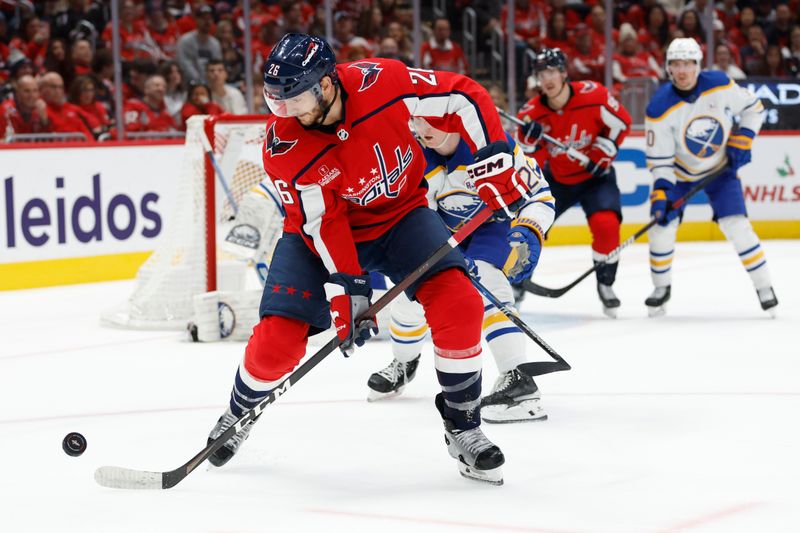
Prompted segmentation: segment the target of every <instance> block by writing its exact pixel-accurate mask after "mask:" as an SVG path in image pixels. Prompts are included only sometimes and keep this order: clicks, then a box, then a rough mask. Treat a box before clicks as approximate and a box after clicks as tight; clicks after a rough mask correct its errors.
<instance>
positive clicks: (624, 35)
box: [611, 22, 663, 83]
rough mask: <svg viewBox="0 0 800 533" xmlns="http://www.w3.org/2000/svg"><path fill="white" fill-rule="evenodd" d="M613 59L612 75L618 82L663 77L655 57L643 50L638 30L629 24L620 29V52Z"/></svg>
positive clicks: (625, 23)
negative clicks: (637, 33) (637, 34)
mask: <svg viewBox="0 0 800 533" xmlns="http://www.w3.org/2000/svg"><path fill="white" fill-rule="evenodd" d="M612 57H613V63H612V64H611V73H612V75H613V77H614V81H616V82H620V83H624V82H626V81H627V80H628V79H629V78H645V77H649V78H654V79H659V78H661V77H663V72H662V71H661V67H660V66H659V65H658V63H656V60H655V59H654V58H653V56H651V55H650V54H648V53H647V52H645V51H644V50H642V49H641V45H640V44H639V40H638V39H637V37H636V30H634V29H633V26H631V25H630V23H628V22H624V23H622V25H621V26H620V28H619V52H617V53H615V54H614V55H613V56H612Z"/></svg>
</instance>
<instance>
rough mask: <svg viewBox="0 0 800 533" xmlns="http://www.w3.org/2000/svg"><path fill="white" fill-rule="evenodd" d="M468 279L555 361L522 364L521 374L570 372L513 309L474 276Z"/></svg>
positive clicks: (536, 374) (553, 351)
mask: <svg viewBox="0 0 800 533" xmlns="http://www.w3.org/2000/svg"><path fill="white" fill-rule="evenodd" d="M470 279H471V280H472V284H473V285H475V288H476V289H478V292H480V293H481V294H482V295H483V296H484V297H485V298H486V299H487V300H489V301H490V302H491V303H492V305H493V306H495V307H496V308H497V309H499V310H500V311H502V313H503V314H504V315H506V316H507V317H508V319H509V320H510V321H511V322H513V323H514V325H515V326H517V327H518V328H519V329H521V330H522V331H523V332H524V333H525V335H527V336H528V337H530V338H531V340H533V342H535V343H536V344H538V345H539V346H540V347H541V348H542V349H543V350H544V351H545V352H547V355H549V356H550V357H552V358H553V359H555V361H534V362H531V363H523V364H521V365H519V366H520V369H522V371H523V372H525V373H526V374H527V375H529V376H531V377H535V376H541V375H543V374H549V373H551V372H559V371H561V370H570V369H571V368H572V367H571V366H569V363H567V362H566V361H565V360H564V358H563V357H561V356H560V355H559V354H558V352H556V351H555V350H554V349H553V348H551V347H550V345H549V344H547V343H546V342H544V340H542V338H541V337H540V336H539V335H537V334H536V332H535V331H533V330H532V329H531V327H530V326H529V325H528V324H526V323H525V321H524V320H522V319H521V318H520V317H519V316H517V314H516V312H514V310H513V309H511V308H510V307H509V306H508V305H506V304H504V303H503V302H501V301H500V300H499V299H498V298H497V296H495V295H494V294H492V292H491V291H490V290H489V289H488V288H486V286H485V285H484V284H483V283H481V282H480V281H479V280H478V278H477V277H476V276H473V275H470Z"/></svg>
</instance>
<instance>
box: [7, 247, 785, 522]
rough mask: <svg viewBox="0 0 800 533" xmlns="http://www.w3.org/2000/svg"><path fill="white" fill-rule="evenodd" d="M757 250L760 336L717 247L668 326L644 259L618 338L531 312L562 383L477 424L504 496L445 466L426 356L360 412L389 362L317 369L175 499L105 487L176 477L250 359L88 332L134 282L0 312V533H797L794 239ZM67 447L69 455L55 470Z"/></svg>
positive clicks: (369, 351)
mask: <svg viewBox="0 0 800 533" xmlns="http://www.w3.org/2000/svg"><path fill="white" fill-rule="evenodd" d="M764 248H765V250H766V253H767V257H768V260H769V266H770V269H771V271H772V275H773V280H774V286H775V290H776V293H777V295H778V298H779V299H780V306H779V307H778V317H777V318H776V319H774V320H773V319H770V318H768V317H767V316H766V314H765V313H764V312H762V311H761V309H760V307H759V305H758V302H757V299H756V294H755V291H754V290H753V288H752V286H751V284H750V281H749V279H748V278H747V276H746V275H745V273H744V271H743V269H742V267H741V264H740V263H739V261H738V260H737V256H736V254H735V253H734V251H733V250H732V248H731V247H730V245H728V244H727V243H724V242H719V243H679V245H678V250H677V254H676V258H675V264H674V271H675V279H674V284H673V299H672V302H671V305H670V306H669V308H668V314H667V316H665V317H663V318H660V319H650V318H647V317H646V310H645V307H644V305H643V300H644V298H645V297H646V295H647V294H648V293H649V292H650V289H651V287H650V280H649V274H648V267H647V249H646V247H645V246H644V245H635V246H632V247H630V249H627V250H626V251H625V252H624V253H623V256H622V263H621V266H620V272H619V277H618V282H617V285H616V288H617V291H618V294H619V296H620V298H621V300H622V308H621V311H620V316H619V318H618V319H617V320H610V319H607V318H605V317H603V316H602V314H601V312H600V307H599V302H598V301H597V297H596V295H595V292H594V291H595V289H594V284H593V281H591V280H587V281H586V282H584V283H583V284H581V285H579V286H578V287H577V288H575V289H574V290H573V291H571V292H569V293H568V294H566V295H564V296H563V297H561V298H559V299H555V300H547V299H542V298H537V297H533V296H529V297H528V298H527V299H526V300H525V301H524V304H523V317H524V318H525V319H526V320H527V321H528V322H529V324H530V325H531V326H532V327H533V328H534V329H536V330H537V331H538V332H539V333H540V334H541V336H542V337H543V338H544V339H545V340H547V341H548V342H549V343H550V344H551V345H552V346H553V347H554V348H555V349H556V350H558V351H559V352H560V353H561V354H562V355H563V356H564V357H565V358H566V359H567V360H568V361H569V362H570V363H571V364H572V366H573V370H572V371H570V372H563V373H557V374H551V375H547V376H542V377H540V378H539V379H538V380H537V381H538V383H539V384H540V387H541V389H542V391H543V400H542V401H543V405H544V407H545V408H546V410H547V411H548V413H549V415H550V420H549V421H547V422H541V423H533V424H511V425H500V426H498V425H493V426H492V425H488V424H487V425H485V426H484V428H485V431H486V433H487V435H488V436H489V437H490V438H491V439H492V440H494V441H495V442H496V443H497V444H498V445H499V446H500V447H501V448H502V449H503V451H504V453H505V455H506V458H507V462H506V465H505V467H504V474H505V485H504V486H502V487H492V486H488V485H482V484H479V483H476V482H473V481H469V480H466V479H463V478H461V477H460V476H459V475H458V472H457V469H456V464H455V462H454V461H453V460H452V459H451V458H450V457H449V456H448V455H447V452H446V449H445V445H444V442H443V438H442V431H441V422H440V420H439V418H438V414H437V413H436V411H435V409H434V407H433V402H432V398H433V395H434V394H435V393H436V391H437V385H436V380H435V376H434V371H433V365H432V361H431V354H430V346H428V347H427V348H426V352H425V356H424V357H423V362H422V365H421V368H420V372H419V375H418V378H417V379H416V381H414V382H413V383H412V384H411V385H409V387H408V388H407V390H406V394H405V395H404V396H401V397H400V398H397V399H395V400H391V401H386V402H383V403H373V404H368V403H367V402H366V401H365V397H366V388H365V383H366V380H367V377H368V376H369V374H370V373H371V372H373V371H375V370H377V369H379V368H382V367H383V366H384V365H385V364H386V363H387V362H388V360H389V354H390V349H389V345H388V344H387V343H385V342H376V343H372V344H371V345H370V346H368V347H367V348H365V349H361V350H358V351H357V352H356V355H355V356H354V357H351V358H350V359H344V358H342V357H341V356H340V355H339V354H338V353H336V354H333V355H331V356H330V357H328V359H326V360H325V361H323V363H322V364H320V365H319V366H318V367H317V368H316V369H314V371H312V372H311V373H310V374H309V375H308V376H307V377H306V378H304V379H303V380H301V381H300V382H299V383H298V384H297V385H296V386H295V387H294V388H292V389H291V390H290V391H289V392H287V393H286V395H285V396H283V397H282V398H280V399H279V401H278V402H277V403H276V404H274V405H272V406H270V407H268V410H267V411H266V412H265V413H264V416H263V417H262V418H261V420H260V421H259V422H258V424H257V425H256V427H255V428H254V430H253V432H252V434H251V437H250V439H249V440H248V441H247V442H246V444H245V445H244V447H243V448H242V450H241V453H240V454H239V455H238V456H237V457H235V458H234V459H233V460H232V461H231V462H230V463H229V464H228V465H227V466H225V467H224V468H221V469H214V468H213V467H210V466H206V465H203V466H201V467H200V468H198V469H197V470H196V471H194V472H193V473H192V474H191V475H189V476H188V477H187V478H186V479H185V480H184V481H183V482H182V483H180V484H179V485H178V486H177V487H175V488H173V489H170V490H169V491H123V490H111V489H106V488H102V487H100V486H98V485H96V484H95V482H94V480H93V472H94V470H95V468H97V467H99V466H101V465H116V466H123V467H129V468H141V469H146V470H171V469H173V468H176V467H178V466H179V465H181V464H183V463H184V462H186V461H188V460H189V459H190V458H191V457H192V456H193V455H194V454H195V453H197V452H198V451H199V450H201V449H202V448H203V447H204V446H205V439H206V435H207V433H208V431H209V430H210V429H211V427H212V426H213V424H214V422H215V421H216V419H217V417H218V416H219V414H220V413H221V411H222V410H223V409H224V406H225V404H226V402H227V398H228V394H229V391H230V387H231V381H232V378H233V374H234V371H235V367H236V365H237V364H238V362H239V359H240V357H241V354H242V350H243V345H242V344H234V343H227V344H207V345H198V344H192V343H190V342H187V341H186V340H184V338H183V336H182V335H181V334H178V333H169V332H166V333H165V332H141V331H138V332H137V331H122V330H114V329H104V328H102V327H100V326H99V325H98V313H99V310H100V309H101V308H105V307H108V306H109V305H111V304H114V303H117V302H118V301H121V300H123V299H124V298H125V297H126V296H127V294H128V293H129V291H130V289H131V282H115V283H101V284H94V285H84V286H72V287H61V288H52V289H42V290H28V291H18V292H6V293H0V333H1V334H0V460H2V461H3V465H2V466H0V531H3V532H9V533H16V532H30V531H36V532H39V531H41V532H54V531H65V532H77V533H93V532H104V533H105V532H137V533H138V532H184V531H185V532H198V533H255V532H279V531H321V530H323V529H324V530H326V531H329V532H332V531H348V532H357V531H409V530H415V531H436V532H438V531H441V532H445V531H459V532H461V531H498V532H502V531H532V532H582V533H588V532H592V533H595V532H608V533H627V532H676V531H691V532H703V533H705V532H726V533H727V532H738V531H742V532H796V531H800V488H798V486H799V485H798V480H800V459H798V457H799V456H800V424H798V419H799V418H798V414H799V413H800V348H798V338H799V336H798V330H800V281H798V279H797V276H798V271H799V269H798V266H800V242H798V241H766V242H765V243H764ZM588 266H590V260H589V251H588V247H585V246H583V247H559V248H547V249H546V250H545V252H544V255H543V257H542V261H541V264H540V269H539V272H538V274H537V278H536V279H537V281H539V282H540V283H542V284H547V285H549V286H560V285H563V284H565V283H566V282H568V281H570V280H571V279H573V278H574V277H575V276H576V275H577V274H579V273H580V272H582V271H583V270H584V269H585V268H587V267H588ZM531 352H532V353H533V352H534V350H533V346H531ZM536 353H539V354H540V353H541V352H540V351H539V352H536ZM487 355H488V352H487ZM485 363H486V364H485V379H484V384H485V385H484V386H485V388H486V389H488V388H489V387H490V386H491V383H492V382H493V379H494V377H495V376H496V373H497V372H496V369H495V368H494V365H493V362H492V361H491V358H490V357H486V359H485ZM70 431H79V432H81V433H82V434H83V435H85V436H86V438H87V440H88V449H87V450H86V453H84V454H83V455H82V456H81V457H78V458H72V457H68V456H67V455H66V454H65V453H64V452H63V451H62V450H61V440H62V438H63V437H64V435H66V434H67V433H68V432H70Z"/></svg>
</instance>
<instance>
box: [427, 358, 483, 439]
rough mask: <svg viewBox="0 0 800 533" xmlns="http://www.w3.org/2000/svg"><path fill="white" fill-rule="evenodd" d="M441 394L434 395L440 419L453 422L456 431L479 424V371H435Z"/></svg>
mask: <svg viewBox="0 0 800 533" xmlns="http://www.w3.org/2000/svg"><path fill="white" fill-rule="evenodd" d="M436 376H437V377H438V378H439V384H440V385H441V386H442V392H441V393H440V394H437V395H436V407H437V409H439V412H440V413H441V414H442V418H447V419H449V420H452V421H453V424H455V427H456V428H458V429H464V430H466V429H472V428H475V427H478V426H479V425H480V423H481V412H480V411H481V371H480V370H478V371H477V372H470V373H469V374H451V373H447V372H441V371H439V370H437V371H436Z"/></svg>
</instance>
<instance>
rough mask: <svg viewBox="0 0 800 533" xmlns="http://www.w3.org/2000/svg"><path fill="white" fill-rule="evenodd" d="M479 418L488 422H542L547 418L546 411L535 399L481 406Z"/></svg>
mask: <svg viewBox="0 0 800 533" xmlns="http://www.w3.org/2000/svg"><path fill="white" fill-rule="evenodd" d="M481 419H482V420H483V421H484V422H487V423H489V424H513V423H517V422H544V421H545V420H547V413H545V412H544V409H542V407H541V406H540V405H539V400H538V399H537V400H528V401H523V402H520V403H519V404H517V405H512V406H511V407H505V406H500V405H489V406H486V407H481Z"/></svg>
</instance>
